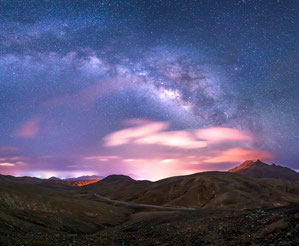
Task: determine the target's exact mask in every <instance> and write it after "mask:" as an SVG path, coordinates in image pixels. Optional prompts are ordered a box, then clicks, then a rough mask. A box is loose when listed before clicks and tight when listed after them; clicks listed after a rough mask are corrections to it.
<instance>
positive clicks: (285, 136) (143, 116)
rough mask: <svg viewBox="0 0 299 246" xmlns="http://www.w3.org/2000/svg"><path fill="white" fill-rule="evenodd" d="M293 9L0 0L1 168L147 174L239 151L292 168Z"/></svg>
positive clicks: (236, 155)
mask: <svg viewBox="0 0 299 246" xmlns="http://www.w3.org/2000/svg"><path fill="white" fill-rule="evenodd" d="M296 10H298V4H296V1H288V2H282V1H281V2H278V1H274V0H273V1H271V0H270V1H265V2H263V1H253V0H252V1H237V0H236V1H150V2H149V1H87V2H77V1H56V2H55V1H53V2H42V1H29V2H26V3H25V2H23V1H3V4H1V8H0V13H1V14H0V16H1V17H0V26H1V28H0V75H1V76H0V113H1V118H0V134H1V139H0V173H4V174H13V175H18V176H19V175H32V176H37V177H48V176H50V175H51V176H52V175H56V176H59V177H68V176H76V175H81V174H98V175H107V174H111V173H123V174H129V175H132V176H133V177H136V178H149V179H157V178H163V177H166V176H170V175H179V174H187V173H192V172H197V171H203V170H226V169H227V168H229V167H232V166H234V165H236V163H238V162H241V161H243V160H245V159H247V158H249V159H257V158H261V159H263V160H265V161H271V162H277V163H278V164H283V165H286V166H289V167H292V168H294V169H299V166H298V161H297V159H298V158H297V157H298V153H297V151H298V148H299V146H298V138H299V136H298V132H299V129H298V125H299V124H298V123H299V119H298V105H299V102H298V98H299V97H298V89H299V88H298V83H296V82H297V81H296V80H297V79H298V70H297V65H298V63H296V61H297V60H298V59H297V58H298V55H297V54H298V53H297V51H298V50H297V47H298V40H297V39H296V23H295V14H296ZM296 64H297V65H296ZM115 136H120V137H121V139H122V141H124V142H120V143H119V142H117V141H116V140H115ZM119 141H120V140H119ZM116 143H117V144H116Z"/></svg>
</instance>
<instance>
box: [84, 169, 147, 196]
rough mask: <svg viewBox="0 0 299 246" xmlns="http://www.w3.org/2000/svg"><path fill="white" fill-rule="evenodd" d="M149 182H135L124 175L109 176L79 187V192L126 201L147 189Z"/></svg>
mask: <svg viewBox="0 0 299 246" xmlns="http://www.w3.org/2000/svg"><path fill="white" fill-rule="evenodd" d="M151 184H152V182H151V181H148V180H141V181H136V180H134V179H132V178H131V177H129V176H125V175H110V176H107V177H106V178H104V179H102V180H101V181H99V182H97V183H94V184H90V185H87V186H84V187H81V192H88V193H91V194H93V193H97V194H99V195H101V196H105V197H107V198H110V199H114V200H128V198H131V197H133V196H135V195H137V194H138V193H140V192H142V191H144V190H146V189H148V188H149V187H150V185H151Z"/></svg>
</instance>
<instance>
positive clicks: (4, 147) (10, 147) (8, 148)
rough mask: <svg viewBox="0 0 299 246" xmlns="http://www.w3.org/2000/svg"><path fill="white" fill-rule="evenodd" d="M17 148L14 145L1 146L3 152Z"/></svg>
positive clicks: (0, 149)
mask: <svg viewBox="0 0 299 246" xmlns="http://www.w3.org/2000/svg"><path fill="white" fill-rule="evenodd" d="M16 150H17V148H16V147H14V146H0V151H1V152H6V151H9V152H10V151H16Z"/></svg>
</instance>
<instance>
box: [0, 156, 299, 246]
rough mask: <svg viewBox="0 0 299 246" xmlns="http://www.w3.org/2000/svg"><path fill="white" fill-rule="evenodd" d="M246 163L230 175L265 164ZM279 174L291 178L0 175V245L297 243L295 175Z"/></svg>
mask: <svg viewBox="0 0 299 246" xmlns="http://www.w3.org/2000/svg"><path fill="white" fill-rule="evenodd" d="M247 164H248V163H247ZM247 164H246V163H245V164H242V165H243V167H242V166H240V168H239V169H238V170H237V171H240V169H241V170H243V171H244V170H245V169H244V168H246V169H248V168H249V169H252V168H254V169H255V172H259V168H258V167H261V168H265V166H264V165H267V164H265V163H259V162H252V163H251V164H250V165H247ZM244 166H246V167H244ZM267 166H268V167H271V165H267ZM272 170H273V169H272ZM273 172H274V171H273ZM287 172H291V173H292V175H293V177H294V180H293V181H287V180H283V179H279V177H276V178H271V177H265V178H264V177H263V178H259V179H257V178H253V177H250V176H248V175H242V174H238V173H234V172H205V173H196V174H192V175H187V176H178V177H171V178H166V179H163V180H160V181H157V182H150V181H136V180H133V179H132V178H130V177H128V176H124V175H111V176H108V177H106V178H104V179H102V180H100V181H98V182H95V183H92V184H88V185H84V186H77V185H73V186H72V185H70V184H69V183H66V182H65V181H61V182H60V181H59V180H58V179H55V180H53V179H50V180H41V179H36V178H30V177H24V178H15V177H12V176H4V175H1V176H0V185H1V186H0V199H1V203H0V245H3V246H5V245H12V246H13V245H16V246H18V245H73V246H75V245H91V246H93V245H165V246H166V245H298V244H299V237H298V235H299V205H298V204H299V193H298V188H299V183H298V181H296V175H297V177H298V175H299V174H298V173H296V172H294V171H292V170H289V169H288V170H287ZM280 173H281V175H285V174H283V173H282V172H281V170H280ZM268 174H269V172H268ZM271 175H273V174H271ZM275 175H278V174H277V173H276V174H275ZM251 176H254V174H253V172H251ZM102 197H104V198H106V199H103V198H102ZM135 204H137V205H135ZM138 204H146V205H156V206H157V207H155V206H153V207H151V206H146V207H143V206H142V205H141V206H138ZM169 207H170V208H169ZM180 208H183V209H180ZM188 208H189V209H190V210H188Z"/></svg>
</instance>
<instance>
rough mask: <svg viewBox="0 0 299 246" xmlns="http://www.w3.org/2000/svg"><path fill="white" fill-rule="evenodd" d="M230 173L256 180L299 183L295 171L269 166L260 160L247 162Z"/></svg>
mask: <svg viewBox="0 0 299 246" xmlns="http://www.w3.org/2000/svg"><path fill="white" fill-rule="evenodd" d="M228 172H231V173H239V174H243V175H248V176H251V177H254V178H274V179H285V180H292V181H299V173H297V172H295V171H294V170H292V169H290V168H287V167H282V166H279V165H275V164H272V165H268V164H266V163H264V162H261V161H260V160H257V161H252V160H248V161H245V162H243V163H242V164H241V165H240V166H238V167H235V168H233V169H230V170H228Z"/></svg>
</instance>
